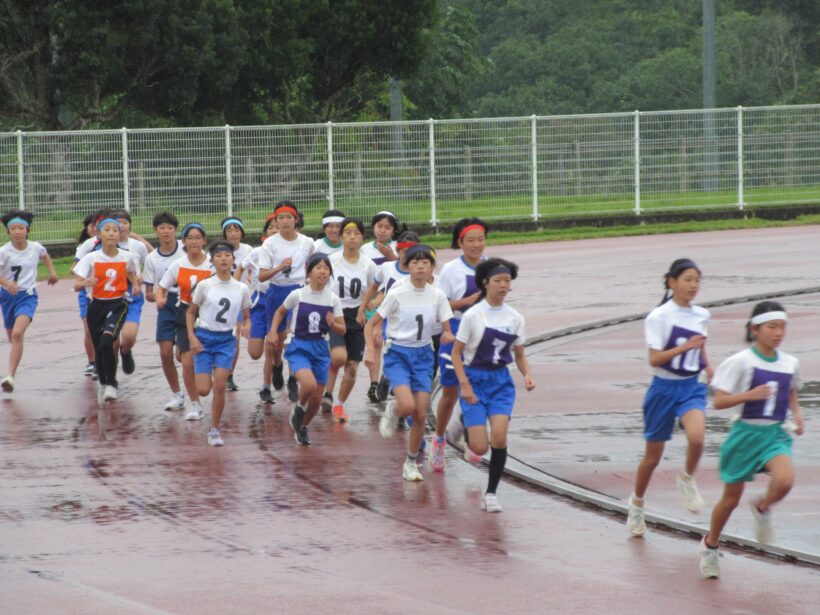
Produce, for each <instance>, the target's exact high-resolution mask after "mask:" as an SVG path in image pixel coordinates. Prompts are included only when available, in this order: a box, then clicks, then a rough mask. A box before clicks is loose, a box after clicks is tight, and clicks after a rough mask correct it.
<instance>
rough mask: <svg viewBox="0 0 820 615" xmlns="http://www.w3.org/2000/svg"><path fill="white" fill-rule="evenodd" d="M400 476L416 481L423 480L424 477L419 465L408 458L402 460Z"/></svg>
mask: <svg viewBox="0 0 820 615" xmlns="http://www.w3.org/2000/svg"><path fill="white" fill-rule="evenodd" d="M401 477H402V478H403V479H404V480H409V481H416V480H424V477H423V476H422V475H421V472H419V466H418V464H417V463H416V462H415V461H410V460H409V459H405V460H404V467H403V468H402V469H401Z"/></svg>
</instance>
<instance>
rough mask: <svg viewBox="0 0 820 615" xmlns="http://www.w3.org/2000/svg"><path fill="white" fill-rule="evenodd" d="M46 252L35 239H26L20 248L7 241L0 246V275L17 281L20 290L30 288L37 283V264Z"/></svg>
mask: <svg viewBox="0 0 820 615" xmlns="http://www.w3.org/2000/svg"><path fill="white" fill-rule="evenodd" d="M46 254H47V251H46V249H45V247H43V245H42V244H39V243H37V242H36V241H28V245H26V247H25V248H24V249H22V250H18V249H17V248H15V247H14V245H13V244H12V243H11V242H8V243H7V244H5V245H4V246H3V247H2V248H0V277H2V278H4V279H6V280H11V281H14V282H17V286H18V288H19V289H20V291H23V292H25V291H27V290H31V289H32V288H34V285H35V284H36V283H37V265H38V264H39V263H40V261H41V260H42V259H43V257H44V256H45V255H46Z"/></svg>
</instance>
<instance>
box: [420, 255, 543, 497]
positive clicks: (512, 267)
mask: <svg viewBox="0 0 820 615" xmlns="http://www.w3.org/2000/svg"><path fill="white" fill-rule="evenodd" d="M517 277H518V265H516V264H514V263H511V262H510V261H506V260H504V259H502V258H490V259H488V260H486V261H483V262H481V263H479V264H478V266H477V267H476V271H475V282H476V286H478V288H479V292H480V293H481V294H480V300H479V302H478V303H477V304H475V306H473V309H471V310H470V311H469V312H467V313H466V314H465V315H464V318H462V320H461V324H460V325H459V328H458V333H457V334H456V341H455V344H454V345H453V369H454V371H455V373H456V376H457V378H458V383H459V386H460V388H461V390H460V396H459V403H460V405H461V414H462V416H463V417H464V426H465V428H466V429H467V431H468V432H469V435H468V438H467V441H468V442H469V446H470V448H471V449H472V451H473V452H474V453H475V454H476V455H479V456H481V455H483V454H484V453H486V452H487V449H488V448H490V450H491V453H490V476H489V479H488V481H487V491H486V492H485V493H484V497H483V498H482V500H481V508H483V509H484V510H486V511H487V512H501V510H502V509H501V505H500V504H499V503H498V498H497V497H496V494H495V492H496V489H497V488H498V483H499V481H500V480H501V475H502V474H503V473H504V466H505V465H506V463H507V430H508V428H509V425H510V417H511V416H512V411H513V406H514V405H515V383H514V382H513V379H512V376H510V370H509V369H508V367H507V366H508V365H509V364H510V363H512V362H513V360H515V364H516V366H517V367H518V371H520V372H521V374H522V375H523V376H524V388H525V389H526V390H527V391H532V390H533V389H534V388H535V381H534V380H533V378H532V374H531V372H530V365H529V362H528V361H527V357H526V356H524V318H523V317H522V316H521V314H519V313H518V312H517V311H516V310H514V309H513V308H511V307H510V306H509V305H507V304H506V303H504V300H505V299H506V297H507V294H508V293H509V292H510V284H511V283H512V281H513V280H514V279H515V278H517ZM462 352H463V353H464V358H463V359H462V355H461V353H462ZM488 421H489V423H490V435H489V436H488V434H487V422H488ZM430 460H431V462H432V461H433V458H432V457H431V458H430ZM431 465H432V463H431ZM433 469H434V470H435V469H436V467H435V466H433Z"/></svg>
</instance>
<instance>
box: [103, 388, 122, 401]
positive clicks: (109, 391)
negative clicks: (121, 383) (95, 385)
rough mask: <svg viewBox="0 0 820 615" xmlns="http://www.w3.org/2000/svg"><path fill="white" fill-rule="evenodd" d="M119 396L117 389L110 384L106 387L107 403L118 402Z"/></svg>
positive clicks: (104, 397)
mask: <svg viewBox="0 0 820 615" xmlns="http://www.w3.org/2000/svg"><path fill="white" fill-rule="evenodd" d="M118 396H119V394H118V391H117V387H115V386H111V385H110V384H106V385H105V393H104V394H103V399H104V400H105V401H116V400H117V397H118Z"/></svg>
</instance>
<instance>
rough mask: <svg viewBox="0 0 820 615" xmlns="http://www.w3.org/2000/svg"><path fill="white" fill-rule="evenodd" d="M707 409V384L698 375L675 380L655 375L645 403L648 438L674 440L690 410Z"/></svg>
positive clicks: (660, 440) (645, 424) (644, 419)
mask: <svg viewBox="0 0 820 615" xmlns="http://www.w3.org/2000/svg"><path fill="white" fill-rule="evenodd" d="M705 409H706V385H705V384H702V383H700V382H698V377H697V376H692V377H691V378H685V379H683V380H671V379H669V378H659V377H657V376H655V377H654V378H653V379H652V383H651V384H650V385H649V390H648V391H647V392H646V397H644V400H643V423H644V438H646V439H647V440H650V441H652V442H666V441H667V440H671V439H672V430H673V429H674V428H675V421H676V420H680V418H681V417H682V416H683V415H684V414H686V413H687V412H689V411H690V410H700V411H701V412H704V411H705Z"/></svg>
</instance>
